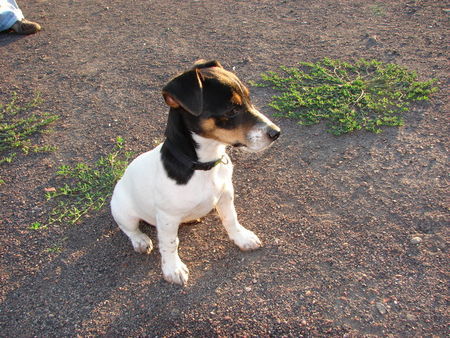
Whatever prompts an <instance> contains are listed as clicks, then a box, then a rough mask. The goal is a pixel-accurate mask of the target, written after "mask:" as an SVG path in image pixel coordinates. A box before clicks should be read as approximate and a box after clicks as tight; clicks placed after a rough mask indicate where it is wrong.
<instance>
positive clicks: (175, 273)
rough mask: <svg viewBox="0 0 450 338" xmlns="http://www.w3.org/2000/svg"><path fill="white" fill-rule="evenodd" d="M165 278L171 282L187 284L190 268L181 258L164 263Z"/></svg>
mask: <svg viewBox="0 0 450 338" xmlns="http://www.w3.org/2000/svg"><path fill="white" fill-rule="evenodd" d="M162 270H163V275H164V279H165V280H166V281H168V282H169V283H175V284H180V285H186V283H187V280H188V278H189V270H188V268H187V266H186V264H184V263H183V262H182V261H181V259H178V260H176V261H175V262H171V263H164V262H163V264H162Z"/></svg>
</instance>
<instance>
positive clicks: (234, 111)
mask: <svg viewBox="0 0 450 338" xmlns="http://www.w3.org/2000/svg"><path fill="white" fill-rule="evenodd" d="M238 114H239V111H238V110H237V109H231V110H230V111H227V112H226V113H225V114H224V117H226V118H227V119H232V118H233V117H236V116H238Z"/></svg>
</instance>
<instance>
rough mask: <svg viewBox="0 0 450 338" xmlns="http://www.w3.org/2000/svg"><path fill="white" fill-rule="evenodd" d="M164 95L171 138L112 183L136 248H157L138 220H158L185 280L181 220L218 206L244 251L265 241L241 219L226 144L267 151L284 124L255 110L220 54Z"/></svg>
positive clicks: (167, 261) (120, 219) (177, 279)
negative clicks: (224, 66)
mask: <svg viewBox="0 0 450 338" xmlns="http://www.w3.org/2000/svg"><path fill="white" fill-rule="evenodd" d="M162 94H163V97H164V100H165V102H166V103H167V105H168V106H169V107H170V109H169V116H168V122H167V126H166V131H165V137H166V138H165V141H164V142H163V143H162V144H160V145H159V146H157V147H156V148H154V149H153V150H151V151H149V152H146V153H144V154H141V155H139V156H138V157H137V158H136V159H134V160H133V161H132V162H131V163H130V165H129V166H128V167H127V169H126V170H125V173H124V175H123V177H122V178H121V179H120V180H119V181H118V182H117V184H116V186H115V188H114V192H113V195H112V199H111V212H112V215H113V218H114V220H115V221H116V223H117V224H118V225H119V227H120V229H121V230H122V231H123V232H124V233H125V234H126V235H127V236H128V237H129V238H130V240H131V243H132V244H133V248H134V250H135V251H137V252H141V253H149V252H150V251H151V250H152V248H153V245H152V241H151V240H150V238H149V237H148V236H147V235H146V234H144V233H142V232H141V231H140V230H139V221H140V220H144V221H145V222H147V223H149V224H153V225H155V226H156V229H157V237H158V243H159V251H160V253H161V267H162V272H163V276H164V279H165V280H167V281H168V282H171V283H176V284H181V285H184V284H186V282H187V280H188V277H189V270H188V268H187V267H186V265H185V264H184V263H183V262H182V261H181V259H180V257H179V255H178V244H179V239H178V227H179V225H180V224H181V223H185V222H190V221H193V220H196V219H199V218H201V217H203V216H205V215H206V214H208V213H209V212H210V211H211V210H212V209H214V208H216V210H217V212H218V214H219V217H220V219H221V221H222V223H223V226H224V227H225V229H226V231H227V233H228V236H229V237H230V239H231V240H232V241H233V242H234V243H235V244H236V245H237V246H238V247H239V248H240V249H241V250H253V249H257V248H259V247H260V246H261V241H260V240H259V238H258V236H256V235H255V234H254V233H253V232H252V231H250V230H248V229H246V228H244V227H243V226H242V225H241V224H239V222H238V219H237V215H236V210H235V207H234V191H233V184H232V182H231V176H232V172H233V166H232V163H231V160H230V158H229V156H228V155H227V154H226V152H225V151H226V147H227V146H228V145H231V146H235V147H242V148H243V149H246V150H248V151H251V152H256V151H260V150H263V149H265V148H267V147H268V146H269V145H270V144H272V142H273V141H275V140H276V139H277V138H278V137H279V136H280V128H279V127H278V126H276V125H275V124H274V123H272V122H271V121H270V120H269V119H268V118H267V117H265V116H264V115H263V114H261V113H260V112H259V111H258V110H256V109H255V107H254V106H253V105H252V103H251V101H250V96H249V90H248V89H247V87H246V86H245V85H244V84H243V83H242V82H241V81H240V80H239V79H238V77H237V76H236V75H235V74H233V73H232V72H230V71H227V70H225V69H224V68H223V67H222V65H221V64H220V63H219V62H218V61H209V62H206V61H204V60H199V61H197V62H196V63H195V64H194V66H193V68H191V69H190V70H188V71H186V72H184V73H182V74H181V75H178V76H176V77H175V78H173V79H172V80H171V81H170V82H169V83H168V84H167V85H166V86H165V87H164V88H163V91H162Z"/></svg>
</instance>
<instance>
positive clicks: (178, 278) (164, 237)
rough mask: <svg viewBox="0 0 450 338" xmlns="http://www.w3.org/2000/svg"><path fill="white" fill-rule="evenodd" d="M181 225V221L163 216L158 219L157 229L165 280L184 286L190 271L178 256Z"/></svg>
mask: <svg viewBox="0 0 450 338" xmlns="http://www.w3.org/2000/svg"><path fill="white" fill-rule="evenodd" d="M179 223H180V220H179V219H174V218H173V217H170V216H168V215H164V214H162V215H158V217H157V225H156V227H157V231H158V242H159V251H160V253H161V267H162V271H163V275H164V279H165V280H166V281H168V282H170V283H176V284H181V285H184V284H186V282H187V280H188V278H189V270H188V268H187V267H186V265H185V264H184V263H183V262H182V261H181V259H180V256H178V244H179V242H180V240H179V239H178V226H179Z"/></svg>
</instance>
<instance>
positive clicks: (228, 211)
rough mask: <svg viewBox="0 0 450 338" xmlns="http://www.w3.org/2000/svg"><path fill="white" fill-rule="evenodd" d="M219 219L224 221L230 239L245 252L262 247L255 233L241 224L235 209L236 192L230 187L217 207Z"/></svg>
mask: <svg viewBox="0 0 450 338" xmlns="http://www.w3.org/2000/svg"><path fill="white" fill-rule="evenodd" d="M216 209H217V212H218V213H219V217H220V219H221V220H222V223H223V226H224V227H225V229H226V231H227V233H228V236H229V237H230V239H231V240H232V241H233V242H234V243H235V244H236V245H237V246H238V247H239V248H240V249H241V250H244V251H248V250H254V249H257V248H259V247H261V245H262V244H261V241H260V240H259V238H258V236H256V235H255V233H254V232H253V231H250V230H248V229H246V228H244V227H243V226H242V225H240V224H239V221H238V219H237V214H236V209H235V208H234V191H233V188H232V187H229V188H228V189H227V190H226V191H224V192H223V193H222V195H221V197H220V199H219V201H218V203H217V205H216Z"/></svg>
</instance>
